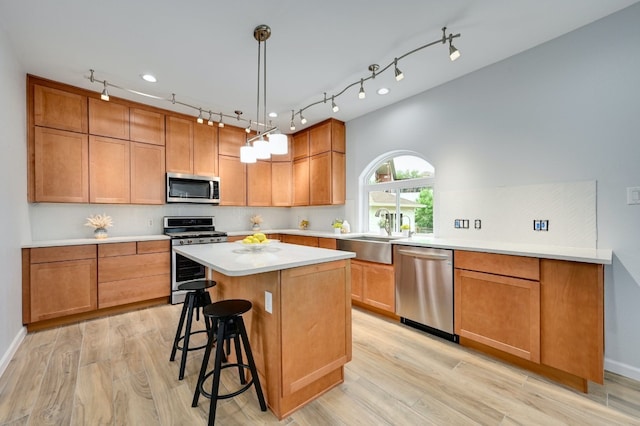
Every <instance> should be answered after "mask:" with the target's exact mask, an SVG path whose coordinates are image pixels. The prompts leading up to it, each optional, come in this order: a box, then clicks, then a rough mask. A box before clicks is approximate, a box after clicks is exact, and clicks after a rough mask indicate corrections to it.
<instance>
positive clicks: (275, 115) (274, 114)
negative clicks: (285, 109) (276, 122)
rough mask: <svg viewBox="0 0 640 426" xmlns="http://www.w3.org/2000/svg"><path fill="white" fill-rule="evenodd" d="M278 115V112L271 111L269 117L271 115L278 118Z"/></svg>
mask: <svg viewBox="0 0 640 426" xmlns="http://www.w3.org/2000/svg"><path fill="white" fill-rule="evenodd" d="M277 116H278V113H277V112H270V113H269V117H271V118H276V117H277Z"/></svg>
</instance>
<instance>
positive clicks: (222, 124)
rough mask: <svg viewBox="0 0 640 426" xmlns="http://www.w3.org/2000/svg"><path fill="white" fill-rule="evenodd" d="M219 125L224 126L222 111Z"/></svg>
mask: <svg viewBox="0 0 640 426" xmlns="http://www.w3.org/2000/svg"><path fill="white" fill-rule="evenodd" d="M218 127H224V121H222V113H220V121H218Z"/></svg>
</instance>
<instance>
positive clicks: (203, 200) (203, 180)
mask: <svg viewBox="0 0 640 426" xmlns="http://www.w3.org/2000/svg"><path fill="white" fill-rule="evenodd" d="M167 203H199V204H219V203H220V178H219V177H216V176H199V175H188V174H184V173H167Z"/></svg>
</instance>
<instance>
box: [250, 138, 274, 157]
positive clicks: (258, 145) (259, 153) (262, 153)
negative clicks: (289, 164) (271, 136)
mask: <svg viewBox="0 0 640 426" xmlns="http://www.w3.org/2000/svg"><path fill="white" fill-rule="evenodd" d="M253 150H254V152H255V153H256V158H257V159H258V160H268V159H269V158H271V148H270V147H269V142H267V141H266V140H264V138H262V137H261V138H260V139H258V140H257V141H255V142H254V143H253Z"/></svg>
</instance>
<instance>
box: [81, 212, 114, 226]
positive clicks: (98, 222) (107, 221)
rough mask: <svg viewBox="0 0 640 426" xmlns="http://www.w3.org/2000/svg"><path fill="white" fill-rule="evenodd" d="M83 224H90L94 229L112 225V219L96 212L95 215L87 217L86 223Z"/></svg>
mask: <svg viewBox="0 0 640 426" xmlns="http://www.w3.org/2000/svg"><path fill="white" fill-rule="evenodd" d="M84 226H90V227H92V228H94V229H98V228H109V227H111V226H113V220H112V219H111V216H108V215H106V214H104V213H103V214H97V215H95V216H89V217H88V218H87V223H85V224H84Z"/></svg>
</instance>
